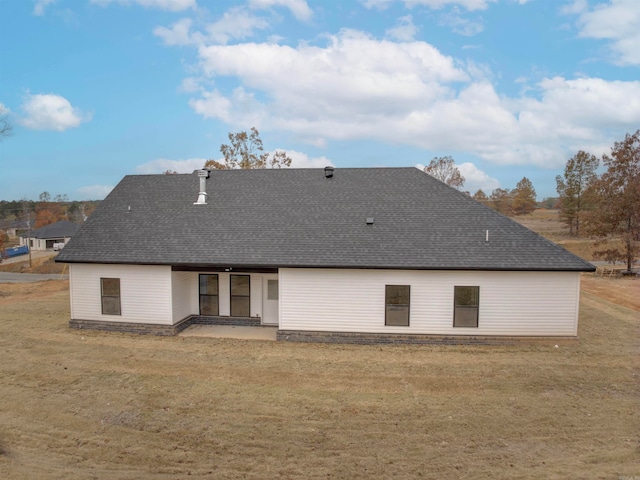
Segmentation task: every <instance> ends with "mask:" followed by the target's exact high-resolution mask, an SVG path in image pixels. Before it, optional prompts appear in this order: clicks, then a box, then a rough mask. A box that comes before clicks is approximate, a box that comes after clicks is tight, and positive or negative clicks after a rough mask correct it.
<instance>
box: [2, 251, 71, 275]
mask: <svg viewBox="0 0 640 480" xmlns="http://www.w3.org/2000/svg"><path fill="white" fill-rule="evenodd" d="M37 253H38V254H40V253H41V252H37ZM42 254H48V255H47V256H34V257H33V258H32V259H31V267H29V259H28V257H27V256H26V255H24V256H21V257H19V259H18V261H13V262H7V261H5V262H4V263H2V264H0V272H14V273H54V274H58V273H67V270H68V267H67V265H66V264H64V263H55V256H51V253H49V252H46V253H45V252H42Z"/></svg>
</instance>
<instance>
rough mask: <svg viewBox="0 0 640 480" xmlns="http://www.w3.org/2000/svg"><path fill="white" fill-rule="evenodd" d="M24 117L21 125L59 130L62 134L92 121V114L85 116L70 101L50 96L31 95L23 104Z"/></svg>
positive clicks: (35, 128)
mask: <svg viewBox="0 0 640 480" xmlns="http://www.w3.org/2000/svg"><path fill="white" fill-rule="evenodd" d="M22 111H23V112H24V117H23V118H22V119H21V120H20V123H21V124H22V125H24V126H25V127H27V128H31V129H34V130H57V131H59V132H62V131H64V130H67V129H68V128H74V127H77V126H79V125H80V124H81V123H82V122H88V121H89V120H91V115H90V114H84V113H82V112H81V111H80V110H79V109H77V108H74V107H73V106H72V105H71V103H69V100H67V99H66V98H64V97H62V96H60V95H54V94H52V93H49V94H37V95H31V94H29V95H28V96H27V98H26V99H25V101H24V103H23V104H22Z"/></svg>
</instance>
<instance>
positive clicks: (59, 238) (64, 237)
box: [20, 220, 79, 250]
mask: <svg viewBox="0 0 640 480" xmlns="http://www.w3.org/2000/svg"><path fill="white" fill-rule="evenodd" d="M78 227H79V225H78V224H77V223H73V222H70V221H69V220H60V221H59V222H56V223H52V224H50V225H45V226H44V227H40V228H38V229H37V230H32V231H31V234H30V235H29V234H23V235H21V236H20V246H22V245H29V248H31V249H32V250H53V249H54V247H56V244H62V245H64V244H66V243H67V242H68V241H69V240H71V237H72V236H73V235H74V234H75V233H76V232H77V231H78ZM57 249H58V248H56V250H57Z"/></svg>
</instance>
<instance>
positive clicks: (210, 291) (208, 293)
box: [199, 274, 219, 315]
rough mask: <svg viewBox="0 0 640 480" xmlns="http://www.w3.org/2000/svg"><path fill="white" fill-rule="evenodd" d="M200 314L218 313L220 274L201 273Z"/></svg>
mask: <svg viewBox="0 0 640 480" xmlns="http://www.w3.org/2000/svg"><path fill="white" fill-rule="evenodd" d="M199 281H200V315H218V314H219V302H218V275H207V274H201V275H200V279H199Z"/></svg>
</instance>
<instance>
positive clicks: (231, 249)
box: [58, 168, 593, 342]
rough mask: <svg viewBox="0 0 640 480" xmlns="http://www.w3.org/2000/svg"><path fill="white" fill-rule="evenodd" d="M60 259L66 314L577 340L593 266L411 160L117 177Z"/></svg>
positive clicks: (155, 324) (361, 337)
mask: <svg viewBox="0 0 640 480" xmlns="http://www.w3.org/2000/svg"><path fill="white" fill-rule="evenodd" d="M203 193H204V194H205V195H202V194H203ZM58 260H59V261H64V262H68V263H69V271H70V285H71V321H70V324H71V326H73V327H80V328H99V329H107V330H119V331H132V332H142V333H153V334H161V335H171V334H175V333H177V332H179V331H180V330H182V329H184V328H186V327H188V326H189V325H192V324H194V323H211V324H233V325H272V326H276V327H278V338H279V339H282V340H299V341H358V342H369V341H371V342H375V341H397V342H401V341H407V342H420V341H431V340H433V339H434V338H435V337H437V336H438V337H446V338H466V339H469V338H480V339H481V338H489V337H492V338H493V337H505V338H507V337H540V336H542V337H575V336H576V335H577V328H578V304H579V291H580V272H582V271H592V270H593V267H592V266H591V265H590V264H588V263H586V262H584V261H583V260H581V259H579V258H578V257H575V256H574V255H572V254H570V253H569V252H567V251H565V250H564V249H562V248H560V247H558V246H556V245H554V244H552V243H551V242H549V241H548V240H546V239H544V238H542V237H540V236H539V235H537V234H535V233H533V232H531V231H530V230H528V229H526V228H525V227H522V226H521V225H519V224H517V223H516V222H513V221H512V220H510V219H508V218H506V217H504V216H502V215H500V214H498V213H496V212H494V211H493V210H491V209H488V208H486V207H484V206H483V205H480V204H478V203H477V202H475V201H474V200H473V199H471V198H469V197H468V196H467V195H465V194H463V193H461V192H458V191H457V190H455V189H452V188H450V187H448V186H447V185H445V184H443V183H441V182H439V181H437V180H435V179H433V178H432V177H430V176H428V175H426V174H424V173H423V172H420V171H419V170H417V169H415V168H400V169H397V168H392V169H336V170H335V171H334V170H333V169H331V170H323V169H307V170H295V169H283V170H250V171H241V170H238V171H212V172H200V175H198V174H197V173H194V174H191V175H147V176H129V177H125V178H124V179H123V180H122V182H121V183H120V184H119V185H118V186H117V187H116V188H115V189H114V191H113V192H112V193H111V194H110V195H109V196H108V197H107V199H105V201H104V202H102V205H101V206H100V207H99V209H98V211H96V212H95V213H94V215H92V217H91V218H90V219H89V221H88V222H87V223H86V224H85V225H83V227H82V228H81V229H80V231H79V232H78V233H77V235H76V236H75V237H74V238H73V239H72V240H71V242H69V244H68V245H67V247H66V248H65V250H64V251H62V252H61V253H60V254H59V256H58Z"/></svg>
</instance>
